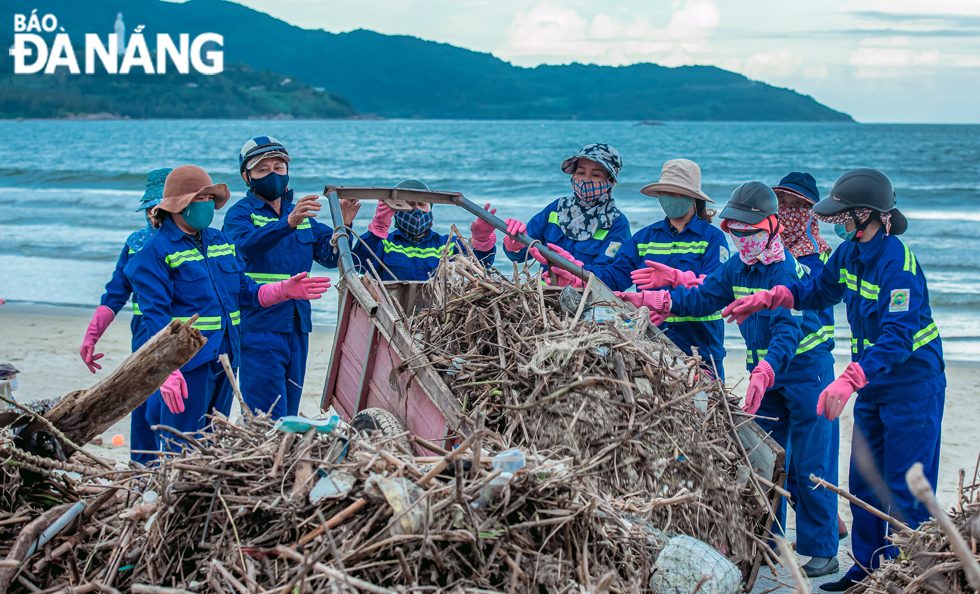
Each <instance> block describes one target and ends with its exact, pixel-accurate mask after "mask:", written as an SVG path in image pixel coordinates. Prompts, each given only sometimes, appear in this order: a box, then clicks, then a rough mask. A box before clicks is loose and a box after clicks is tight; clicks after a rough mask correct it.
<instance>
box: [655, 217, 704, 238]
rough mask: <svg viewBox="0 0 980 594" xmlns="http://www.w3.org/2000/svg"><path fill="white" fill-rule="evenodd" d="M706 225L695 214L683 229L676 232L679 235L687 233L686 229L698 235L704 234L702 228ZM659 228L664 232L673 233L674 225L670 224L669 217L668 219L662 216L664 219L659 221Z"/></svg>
mask: <svg viewBox="0 0 980 594" xmlns="http://www.w3.org/2000/svg"><path fill="white" fill-rule="evenodd" d="M707 225H708V223H707V222H705V221H702V220H701V219H699V218H698V217H697V216H695V217H694V218H693V219H691V221H690V222H689V223H688V224H687V226H686V227H684V230H683V231H681V232H680V233H678V235H680V234H681V233H687V232H688V231H690V232H691V233H694V234H695V235H698V236H700V235H704V230H705V227H706V226H707ZM660 228H661V229H663V230H664V231H665V232H667V233H669V234H671V235H673V229H674V226H673V225H671V224H670V219H668V218H667V217H664V220H662V221H660Z"/></svg>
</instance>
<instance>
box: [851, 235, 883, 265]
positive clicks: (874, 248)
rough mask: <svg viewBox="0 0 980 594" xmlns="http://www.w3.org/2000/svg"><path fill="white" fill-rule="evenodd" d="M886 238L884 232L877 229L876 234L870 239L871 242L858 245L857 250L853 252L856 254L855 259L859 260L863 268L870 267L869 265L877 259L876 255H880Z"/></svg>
mask: <svg viewBox="0 0 980 594" xmlns="http://www.w3.org/2000/svg"><path fill="white" fill-rule="evenodd" d="M886 237H888V236H887V235H885V230H884V229H878V232H877V233H875V236H874V237H872V238H871V241H869V242H867V243H858V244H857V250H855V251H856V252H857V254H858V256H857V259H858V260H860V261H861V263H862V264H864V265H865V266H871V264H872V263H874V261H875V260H877V259H878V254H880V253H881V250H882V248H883V247H884V245H885V238H886Z"/></svg>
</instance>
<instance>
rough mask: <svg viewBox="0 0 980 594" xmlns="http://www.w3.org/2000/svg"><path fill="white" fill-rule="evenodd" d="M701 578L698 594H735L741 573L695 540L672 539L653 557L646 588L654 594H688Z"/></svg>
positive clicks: (723, 557)
mask: <svg viewBox="0 0 980 594" xmlns="http://www.w3.org/2000/svg"><path fill="white" fill-rule="evenodd" d="M704 576H708V580H707V581H706V582H705V583H704V585H702V586H701V589H700V590H698V592H699V593H703V594H736V593H737V592H738V591H739V589H740V587H741V582H742V573H741V572H740V571H739V570H738V568H737V567H735V565H734V564H732V562H731V561H729V560H728V559H727V558H725V556H724V555H722V554H721V553H719V552H718V551H716V550H715V549H714V548H712V547H711V546H710V545H708V544H705V543H703V542H701V541H700V540H698V539H696V538H691V537H690V536H683V535H681V536H675V537H674V538H671V539H670V541H668V542H667V546H665V547H664V550H663V551H661V552H660V556H659V557H657V571H656V573H654V574H653V577H652V578H650V588H651V589H652V590H653V592H654V593H655V594H676V593H677V592H692V591H693V590H694V588H696V587H697V585H698V582H700V581H701V578H703V577H704Z"/></svg>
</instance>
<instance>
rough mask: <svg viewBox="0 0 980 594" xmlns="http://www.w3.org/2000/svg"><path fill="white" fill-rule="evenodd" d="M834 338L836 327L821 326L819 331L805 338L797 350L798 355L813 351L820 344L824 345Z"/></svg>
mask: <svg viewBox="0 0 980 594" xmlns="http://www.w3.org/2000/svg"><path fill="white" fill-rule="evenodd" d="M833 337H834V327H833V326H821V327H820V329H819V330H817V331H816V332H814V333H812V334H808V335H806V336H804V337H803V340H801V341H800V346H799V348H797V349H796V354H797V355H799V354H802V353H805V352H807V351H809V350H812V349H813V348H814V347H816V346H817V345H819V344H823V343H825V342H827V341H828V340H830V339H832V338H833Z"/></svg>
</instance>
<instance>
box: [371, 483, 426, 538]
mask: <svg viewBox="0 0 980 594" xmlns="http://www.w3.org/2000/svg"><path fill="white" fill-rule="evenodd" d="M375 480H376V482H377V484H378V488H379V489H381V492H382V493H384V496H385V499H386V500H387V501H388V505H390V506H391V509H392V510H394V517H396V518H397V517H398V516H400V515H401V514H402V513H403V512H404V511H405V510H406V509H408V508H409V507H411V506H412V504H413V503H415V502H416V501H418V500H419V498H421V497H422V495H423V493H424V492H423V491H422V489H419V488H418V486H417V485H416V484H415V483H413V482H412V481H410V480H408V479H406V478H403V477H394V478H387V477H383V476H375ZM423 521H425V505H423V504H419V505H416V506H415V507H413V508H412V509H411V511H409V512H408V513H407V514H405V515H404V516H402V517H401V519H400V520H398V521H397V522H395V523H394V524H392V525H391V535H392V536H400V535H402V534H418V533H419V532H421V530H422V522H423Z"/></svg>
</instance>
